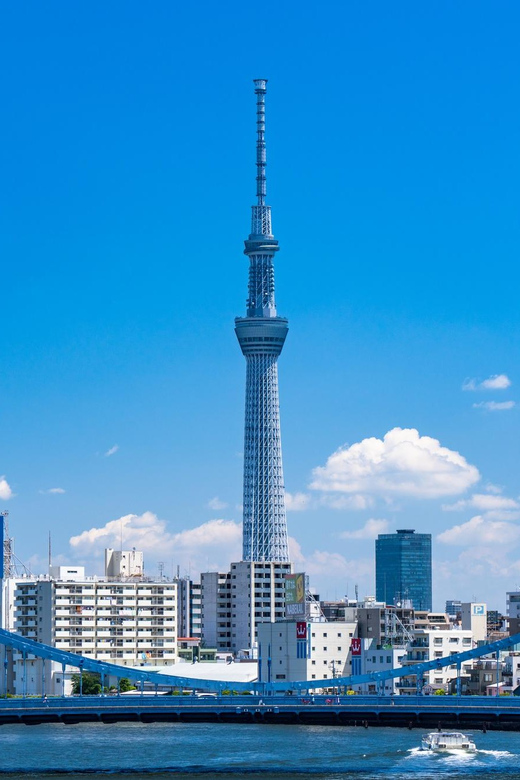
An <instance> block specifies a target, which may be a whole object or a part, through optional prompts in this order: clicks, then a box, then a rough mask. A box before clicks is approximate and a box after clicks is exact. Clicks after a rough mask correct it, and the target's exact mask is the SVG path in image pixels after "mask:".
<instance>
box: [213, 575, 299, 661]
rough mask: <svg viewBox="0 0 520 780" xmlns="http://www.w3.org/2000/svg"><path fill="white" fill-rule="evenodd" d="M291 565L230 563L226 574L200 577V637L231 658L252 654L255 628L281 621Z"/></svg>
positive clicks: (256, 631) (253, 651)
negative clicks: (229, 653)
mask: <svg viewBox="0 0 520 780" xmlns="http://www.w3.org/2000/svg"><path fill="white" fill-rule="evenodd" d="M291 573H292V564H291V563H279V562H268V561H261V562H258V563H250V562H247V561H240V562H238V563H232V564H231V568H230V571H229V572H226V573H221V572H204V573H203V574H202V575H201V599H202V637H203V639H204V641H205V643H206V645H207V646H210V647H216V648H217V650H219V651H229V652H232V653H234V654H235V655H251V654H255V653H256V648H257V643H258V628H259V626H260V625H261V624H263V623H272V622H275V621H277V620H283V619H284V618H285V576H286V575H287V574H291Z"/></svg>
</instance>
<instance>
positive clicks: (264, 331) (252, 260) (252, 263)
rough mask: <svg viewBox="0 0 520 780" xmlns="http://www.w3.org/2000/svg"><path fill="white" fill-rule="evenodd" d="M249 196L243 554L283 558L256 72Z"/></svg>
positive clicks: (262, 84) (241, 328)
mask: <svg viewBox="0 0 520 780" xmlns="http://www.w3.org/2000/svg"><path fill="white" fill-rule="evenodd" d="M254 84H255V94H256V115H257V120H256V127H257V142H256V166H257V176H256V198H257V202H256V204H255V205H254V206H253V207H252V218H251V234H250V235H249V238H248V239H247V240H246V241H245V249H244V254H246V255H247V256H248V257H249V285H248V297H247V311H246V316H245V317H237V318H236V319H235V332H236V334H237V338H238V341H239V343H240V348H241V350H242V353H243V355H244V357H245V358H246V363H247V369H246V410H245V434H244V516H243V517H244V524H243V560H244V561H253V562H255V561H270V562H272V561H278V562H288V561H289V551H288V544H287V522H286V516H285V487H284V480H283V466H282V444H281V437H280V406H279V399H278V366H277V361H278V356H279V355H280V353H281V351H282V348H283V345H284V342H285V337H286V336H287V330H288V321H287V320H286V319H285V318H284V317H279V316H278V314H277V312H276V303H275V297H274V265H273V260H274V256H275V253H276V252H277V251H278V241H277V240H276V239H275V237H274V236H273V233H272V226H271V207H270V206H267V205H266V202H265V199H266V175H265V167H266V152H265V93H266V84H267V81H266V80H265V79H256V80H255V82H254Z"/></svg>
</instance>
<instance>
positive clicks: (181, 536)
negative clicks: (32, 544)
mask: <svg viewBox="0 0 520 780" xmlns="http://www.w3.org/2000/svg"><path fill="white" fill-rule="evenodd" d="M121 537H122V538H123V546H124V547H125V548H127V549H128V548H131V547H136V548H137V549H138V550H142V551H143V552H144V553H145V556H146V557H145V565H146V567H147V568H148V569H149V568H150V567H151V565H152V564H153V563H155V562H157V561H158V560H165V559H166V560H171V561H173V562H174V563H175V564H179V565H180V567H181V570H182V571H184V570H190V571H191V572H192V573H193V574H195V573H200V572H201V571H206V570H208V571H210V570H215V569H222V567H227V566H228V565H229V561H230V560H240V557H241V549H240V548H241V539H242V526H241V524H240V523H235V522H234V521H233V520H223V519H216V520H208V522H206V523H202V525H199V526H196V527H195V528H190V529H185V530H183V531H180V532H178V533H172V532H170V531H169V530H168V527H167V524H166V522H165V521H164V520H161V519H159V518H158V517H157V515H155V514H154V513H153V512H144V513H143V514H142V515H134V514H130V515H124V516H123V517H120V518H118V519H117V520H110V521H109V522H108V523H105V525H103V526H100V527H93V528H90V529H89V530H87V531H83V532H82V533H80V534H78V535H77V536H72V537H71V538H70V540H69V544H70V546H71V548H72V550H73V552H74V554H75V556H76V557H83V558H84V557H86V558H91V559H95V560H99V557H100V553H101V552H102V550H103V549H104V548H105V547H116V548H119V547H120V545H121Z"/></svg>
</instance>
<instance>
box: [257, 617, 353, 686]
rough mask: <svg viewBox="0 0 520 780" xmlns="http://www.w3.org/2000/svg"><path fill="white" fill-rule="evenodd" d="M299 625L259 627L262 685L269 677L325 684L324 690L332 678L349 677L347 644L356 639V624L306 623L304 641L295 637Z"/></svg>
mask: <svg viewBox="0 0 520 780" xmlns="http://www.w3.org/2000/svg"><path fill="white" fill-rule="evenodd" d="M298 624H299V621H293V620H283V621H278V622H276V623H262V624H260V625H258V627H257V628H258V646H259V653H260V651H261V664H260V670H261V679H262V680H263V681H264V682H267V681H268V679H269V677H270V678H271V682H283V681H284V680H287V681H289V680H326V681H327V683H326V687H332V686H333V684H334V683H333V680H334V678H335V677H342V676H344V675H349V674H350V673H351V671H350V670H351V656H350V643H351V641H352V637H354V636H356V623H339V622H330V623H307V624H306V626H307V638H306V639H305V640H303V639H299V638H298V636H297V626H298ZM269 651H270V655H269ZM269 658H270V659H271V661H270V667H271V668H270V670H269ZM324 687H325V686H324Z"/></svg>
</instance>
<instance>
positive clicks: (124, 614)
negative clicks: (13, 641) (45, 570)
mask: <svg viewBox="0 0 520 780" xmlns="http://www.w3.org/2000/svg"><path fill="white" fill-rule="evenodd" d="M52 574H53V575H54V576H55V577H57V578H55V579H49V578H41V579H34V580H27V581H18V582H17V583H16V586H15V593H14V629H15V631H16V633H19V634H21V635H22V636H25V637H29V638H32V639H35V640H36V641H38V642H43V643H45V644H49V645H54V646H56V647H57V648H59V649H61V650H67V651H70V652H72V653H77V654H79V655H85V656H88V657H90V658H95V659H97V660H100V661H109V662H111V663H115V664H118V665H120V666H128V667H135V666H143V665H146V664H151V665H153V666H168V665H170V664H173V663H175V661H176V657H177V584H176V583H175V582H165V581H157V582H147V581H142V580H141V581H131V580H126V581H110V582H109V581H107V580H104V579H96V578H93V577H86V576H85V572H84V569H83V568H82V567H76V568H75V569H74V568H73V567H59V568H58V569H56V568H54V569H52ZM28 669H29V671H27V673H26V674H25V675H24V670H23V663H22V659H21V657H20V656H18V657H15V663H14V687H15V692H16V693H22V692H24V693H26V694H30V693H32V692H41V686H42V681H43V680H45V685H44V687H45V690H46V692H47V693H49V694H59V693H61V692H62V691H63V690H64V686H65V692H67V690H66V689H67V685H68V680H69V679H70V674H71V673H74V672H75V670H68V671H67V673H66V674H65V675H63V670H62V668H61V665H57V664H51V663H50V662H46V663H45V664H44V665H43V666H42V662H41V661H39V660H38V661H36V660H34V661H30V665H29V667H28Z"/></svg>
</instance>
